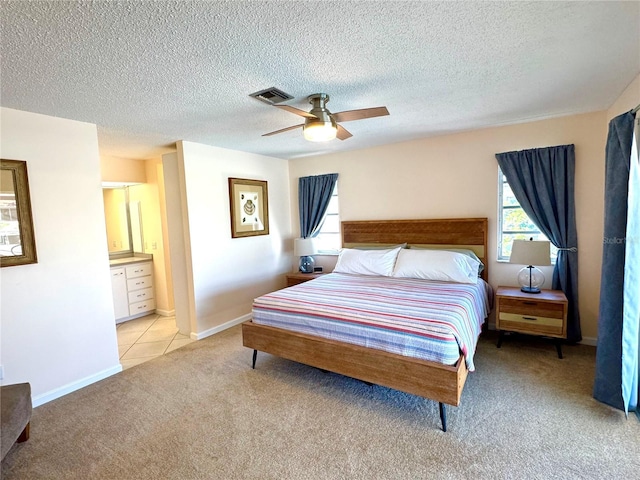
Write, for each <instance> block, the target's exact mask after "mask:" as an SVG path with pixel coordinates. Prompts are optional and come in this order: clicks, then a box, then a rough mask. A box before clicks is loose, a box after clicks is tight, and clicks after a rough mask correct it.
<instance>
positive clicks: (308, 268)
mask: <svg viewBox="0 0 640 480" xmlns="http://www.w3.org/2000/svg"><path fill="white" fill-rule="evenodd" d="M315 253H316V246H315V242H314V240H313V238H296V239H295V240H294V241H293V254H294V255H295V256H296V257H300V271H301V272H302V273H313V266H314V265H315V263H316V262H315V260H314V259H313V257H312V256H311V255H315Z"/></svg>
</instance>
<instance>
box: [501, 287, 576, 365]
mask: <svg viewBox="0 0 640 480" xmlns="http://www.w3.org/2000/svg"><path fill="white" fill-rule="evenodd" d="M567 305H568V302H567V297H566V296H565V295H564V293H563V292H561V291H560V290H541V291H540V293H538V294H531V293H523V292H522V291H521V290H520V289H519V288H518V287H498V290H497V291H496V329H497V330H498V331H499V332H500V337H499V339H498V348H500V346H501V345H502V340H503V338H504V332H505V331H507V332H517V333H525V334H528V335H540V336H543V337H552V338H554V339H555V344H556V349H557V351H558V358H562V346H561V343H560V341H561V339H563V338H567Z"/></svg>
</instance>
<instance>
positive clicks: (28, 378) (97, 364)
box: [0, 108, 121, 405]
mask: <svg viewBox="0 0 640 480" xmlns="http://www.w3.org/2000/svg"><path fill="white" fill-rule="evenodd" d="M0 115H1V120H2V121H1V124H0V128H1V130H0V136H1V137H2V144H1V155H2V158H7V159H14V160H26V162H27V169H28V176H29V188H30V191H31V205H32V211H33V222H34V230H35V239H36V249H37V254H38V263H37V264H32V265H22V266H15V267H5V268H2V269H1V271H0V279H1V283H0V292H1V297H2V305H1V307H0V311H1V316H0V329H1V333H2V338H1V340H0V348H1V350H0V363H2V365H3V367H4V379H3V380H2V383H3V384H11V383H18V382H30V383H31V387H32V392H33V401H34V405H39V404H41V403H44V402H46V401H49V400H52V399H53V398H57V397H59V396H61V395H64V394H65V393H68V392H70V391H73V390H76V389H78V388H81V387H82V386H84V385H87V384H89V383H92V382H95V381H97V380H100V379H101V378H104V377H106V376H109V375H112V374H114V373H116V372H119V371H120V370H121V366H120V364H119V362H118V348H117V340H116V328H115V322H114V313H113V305H112V300H111V280H110V275H109V257H108V251H107V240H106V233H105V218H104V210H103V200H102V188H101V178H100V160H99V156H98V138H97V130H96V126H95V125H92V124H88V123H82V122H76V121H70V120H64V119H60V118H53V117H48V116H44V115H37V114H33V113H27V112H21V111H18V110H12V109H7V108H2V109H1V110H0Z"/></svg>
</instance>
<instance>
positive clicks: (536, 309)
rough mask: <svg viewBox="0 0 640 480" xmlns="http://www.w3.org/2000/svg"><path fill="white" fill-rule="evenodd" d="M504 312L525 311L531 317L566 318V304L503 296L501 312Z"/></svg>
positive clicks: (519, 312)
mask: <svg viewBox="0 0 640 480" xmlns="http://www.w3.org/2000/svg"><path fill="white" fill-rule="evenodd" d="M503 312H505V313H518V314H523V313H524V314H526V316H529V317H549V318H556V319H560V320H562V319H563V318H564V305H563V304H562V303H550V302H540V301H538V300H523V299H519V298H501V299H500V313H503ZM560 323H562V322H560Z"/></svg>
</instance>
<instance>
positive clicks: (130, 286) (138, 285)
mask: <svg viewBox="0 0 640 480" xmlns="http://www.w3.org/2000/svg"><path fill="white" fill-rule="evenodd" d="M151 287H153V277H151V275H149V276H147V277H140V278H131V279H129V280H127V290H129V291H130V292H133V291H134V290H140V289H142V288H151Z"/></svg>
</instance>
